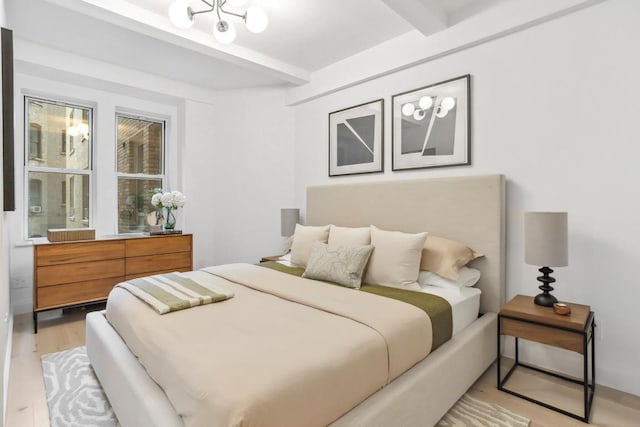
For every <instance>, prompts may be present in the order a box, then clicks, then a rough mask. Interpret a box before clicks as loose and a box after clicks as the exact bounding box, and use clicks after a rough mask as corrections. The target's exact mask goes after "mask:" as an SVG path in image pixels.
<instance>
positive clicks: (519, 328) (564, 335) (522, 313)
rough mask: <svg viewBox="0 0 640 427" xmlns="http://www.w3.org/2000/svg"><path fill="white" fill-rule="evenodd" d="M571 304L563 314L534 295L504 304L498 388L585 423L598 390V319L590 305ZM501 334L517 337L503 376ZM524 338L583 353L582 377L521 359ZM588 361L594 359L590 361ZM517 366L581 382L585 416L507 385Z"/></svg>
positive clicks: (501, 322) (518, 296) (500, 332)
mask: <svg viewBox="0 0 640 427" xmlns="http://www.w3.org/2000/svg"><path fill="white" fill-rule="evenodd" d="M567 305H568V306H569V307H571V314H569V315H567V316H561V315H559V314H556V313H554V311H553V308H552V307H542V306H539V305H535V304H534V303H533V298H532V297H527V296H524V295H516V296H515V297H514V298H513V299H512V300H511V301H509V302H508V303H507V304H505V305H504V306H503V307H502V309H501V310H500V313H499V314H498V364H497V365H498V366H497V368H498V390H502V391H504V392H506V393H510V394H513V395H514V396H518V397H521V398H523V399H526V400H528V401H530V402H534V403H537V404H538V405H541V406H544V407H546V408H549V409H553V410H554V411H557V412H560V413H562V414H564V415H568V416H570V417H573V418H576V419H578V420H580V421H583V422H585V423H588V422H589V414H590V412H591V404H592V402H593V395H594V393H595V390H596V381H595V374H596V373H595V343H594V337H593V335H594V328H595V326H596V325H595V321H594V317H593V312H592V311H591V308H590V307H589V306H588V305H580V304H567ZM500 335H510V336H512V337H514V338H515V364H514V365H513V367H512V368H511V369H510V370H509V372H508V373H507V374H506V375H505V377H504V378H501V373H500V355H501V350H502V349H501V339H500V338H501V337H500ZM519 339H524V340H528V341H535V342H538V343H542V344H547V345H550V346H553V347H558V348H562V349H565V350H569V351H574V352H576V353H579V354H581V355H582V360H583V378H582V380H579V379H575V378H570V377H567V376H564V375H560V374H557V373H555V372H550V371H547V370H544V369H541V368H538V367H535V366H531V365H527V364H525V363H522V362H520V360H519V354H518V340H519ZM589 342H591V360H590V361H589V351H588V350H589V348H588V347H589ZM589 362H591V363H590V364H589ZM589 365H591V366H590V368H591V369H590V370H591V382H589ZM518 367H523V368H527V369H532V370H534V371H538V372H542V373H544V374H548V375H552V376H554V377H556V378H562V379H563V380H567V381H571V382H573V383H576V384H580V385H581V386H582V387H583V388H584V416H580V415H577V414H574V413H572V412H569V411H565V410H563V409H560V408H558V407H555V406H553V405H550V404H548V403H545V402H541V401H539V400H536V399H533V398H531V397H528V396H525V395H523V394H521V393H518V392H515V391H513V390H509V389H507V388H506V387H505V384H506V382H507V381H508V380H509V377H510V376H511V374H513V372H514V370H515V369H516V368H518Z"/></svg>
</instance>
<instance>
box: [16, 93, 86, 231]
mask: <svg viewBox="0 0 640 427" xmlns="http://www.w3.org/2000/svg"><path fill="white" fill-rule="evenodd" d="M31 101H32V102H35V103H46V104H53V105H58V106H62V107H69V108H81V109H86V110H88V122H89V134H90V138H89V140H88V143H89V144H90V146H89V150H88V159H87V165H88V166H87V169H68V168H58V167H52V166H37V165H30V164H29V161H30V160H33V159H34V157H32V156H29V149H30V144H31V140H30V128H31V126H32V125H33V124H34V123H33V122H31V121H30V116H29V103H30V102H31ZM95 110H96V108H95V106H94V105H91V104H89V103H86V102H82V101H63V100H59V99H54V98H49V97H47V96H34V95H29V94H25V95H23V114H24V115H23V120H22V121H23V129H24V135H23V149H24V156H23V163H22V164H23V166H24V171H23V173H24V178H23V179H24V181H23V182H25V183H26V184H27V185H24V191H23V193H24V194H23V196H24V198H23V205H24V215H23V218H24V223H23V224H24V230H23V236H25V237H24V238H25V240H29V241H33V240H39V239H42V238H41V237H30V236H29V216H30V213H31V212H30V209H29V203H30V200H29V182H30V179H29V176H30V173H32V172H36V173H45V174H47V173H58V174H66V175H86V176H87V177H88V185H89V186H88V192H89V221H88V224H87V226H86V227H88V228H91V227H93V224H94V220H95V219H94V215H93V206H94V203H95V191H94V187H93V182H94V173H95V171H94V162H93V160H94V152H95V149H96V142H95ZM36 124H37V123H36ZM40 137H41V138H42V129H40ZM52 143H54V142H53V141H52ZM58 148H60V145H56V149H58ZM40 150H41V153H42V150H44V147H42V139H41V140H40ZM41 197H44V195H43V194H41ZM41 213H43V214H44V213H45V212H44V209H43V210H42V211H41Z"/></svg>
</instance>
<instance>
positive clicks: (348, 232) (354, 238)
mask: <svg viewBox="0 0 640 427" xmlns="http://www.w3.org/2000/svg"><path fill="white" fill-rule="evenodd" d="M328 243H329V246H364V245H368V244H369V243H371V231H370V230H369V227H358V228H351V227H337V226H335V225H332V226H331V229H329V242H328Z"/></svg>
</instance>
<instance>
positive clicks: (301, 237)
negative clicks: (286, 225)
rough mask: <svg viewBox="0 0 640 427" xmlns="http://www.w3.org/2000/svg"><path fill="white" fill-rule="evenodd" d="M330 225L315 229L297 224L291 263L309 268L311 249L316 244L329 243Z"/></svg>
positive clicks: (292, 245) (292, 244)
mask: <svg viewBox="0 0 640 427" xmlns="http://www.w3.org/2000/svg"><path fill="white" fill-rule="evenodd" d="M329 227H330V226H329V225H323V226H319V227H313V226H309V225H301V224H296V231H295V232H294V233H293V242H292V243H291V262H292V263H293V264H296V265H299V266H301V267H306V266H307V261H309V255H310V254H311V247H312V246H313V244H314V243H315V242H322V243H327V239H328V238H329Z"/></svg>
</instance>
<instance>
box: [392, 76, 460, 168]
mask: <svg viewBox="0 0 640 427" xmlns="http://www.w3.org/2000/svg"><path fill="white" fill-rule="evenodd" d="M470 80H471V76H470V75H466V76H462V77H457V78H455V79H451V80H447V81H444V82H440V83H436V84H433V85H430V86H425V87H423V88H420V89H414V90H412V91H410V92H404V93H400V94H397V95H394V96H393V98H392V117H393V119H392V131H391V134H392V136H393V144H392V145H393V149H392V159H393V160H392V170H394V171H396V170H404V169H421V168H436V167H443V166H458V165H470V164H471V156H470V151H471V111H470V105H471V102H470V99H469V92H470V87H471V83H470Z"/></svg>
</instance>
